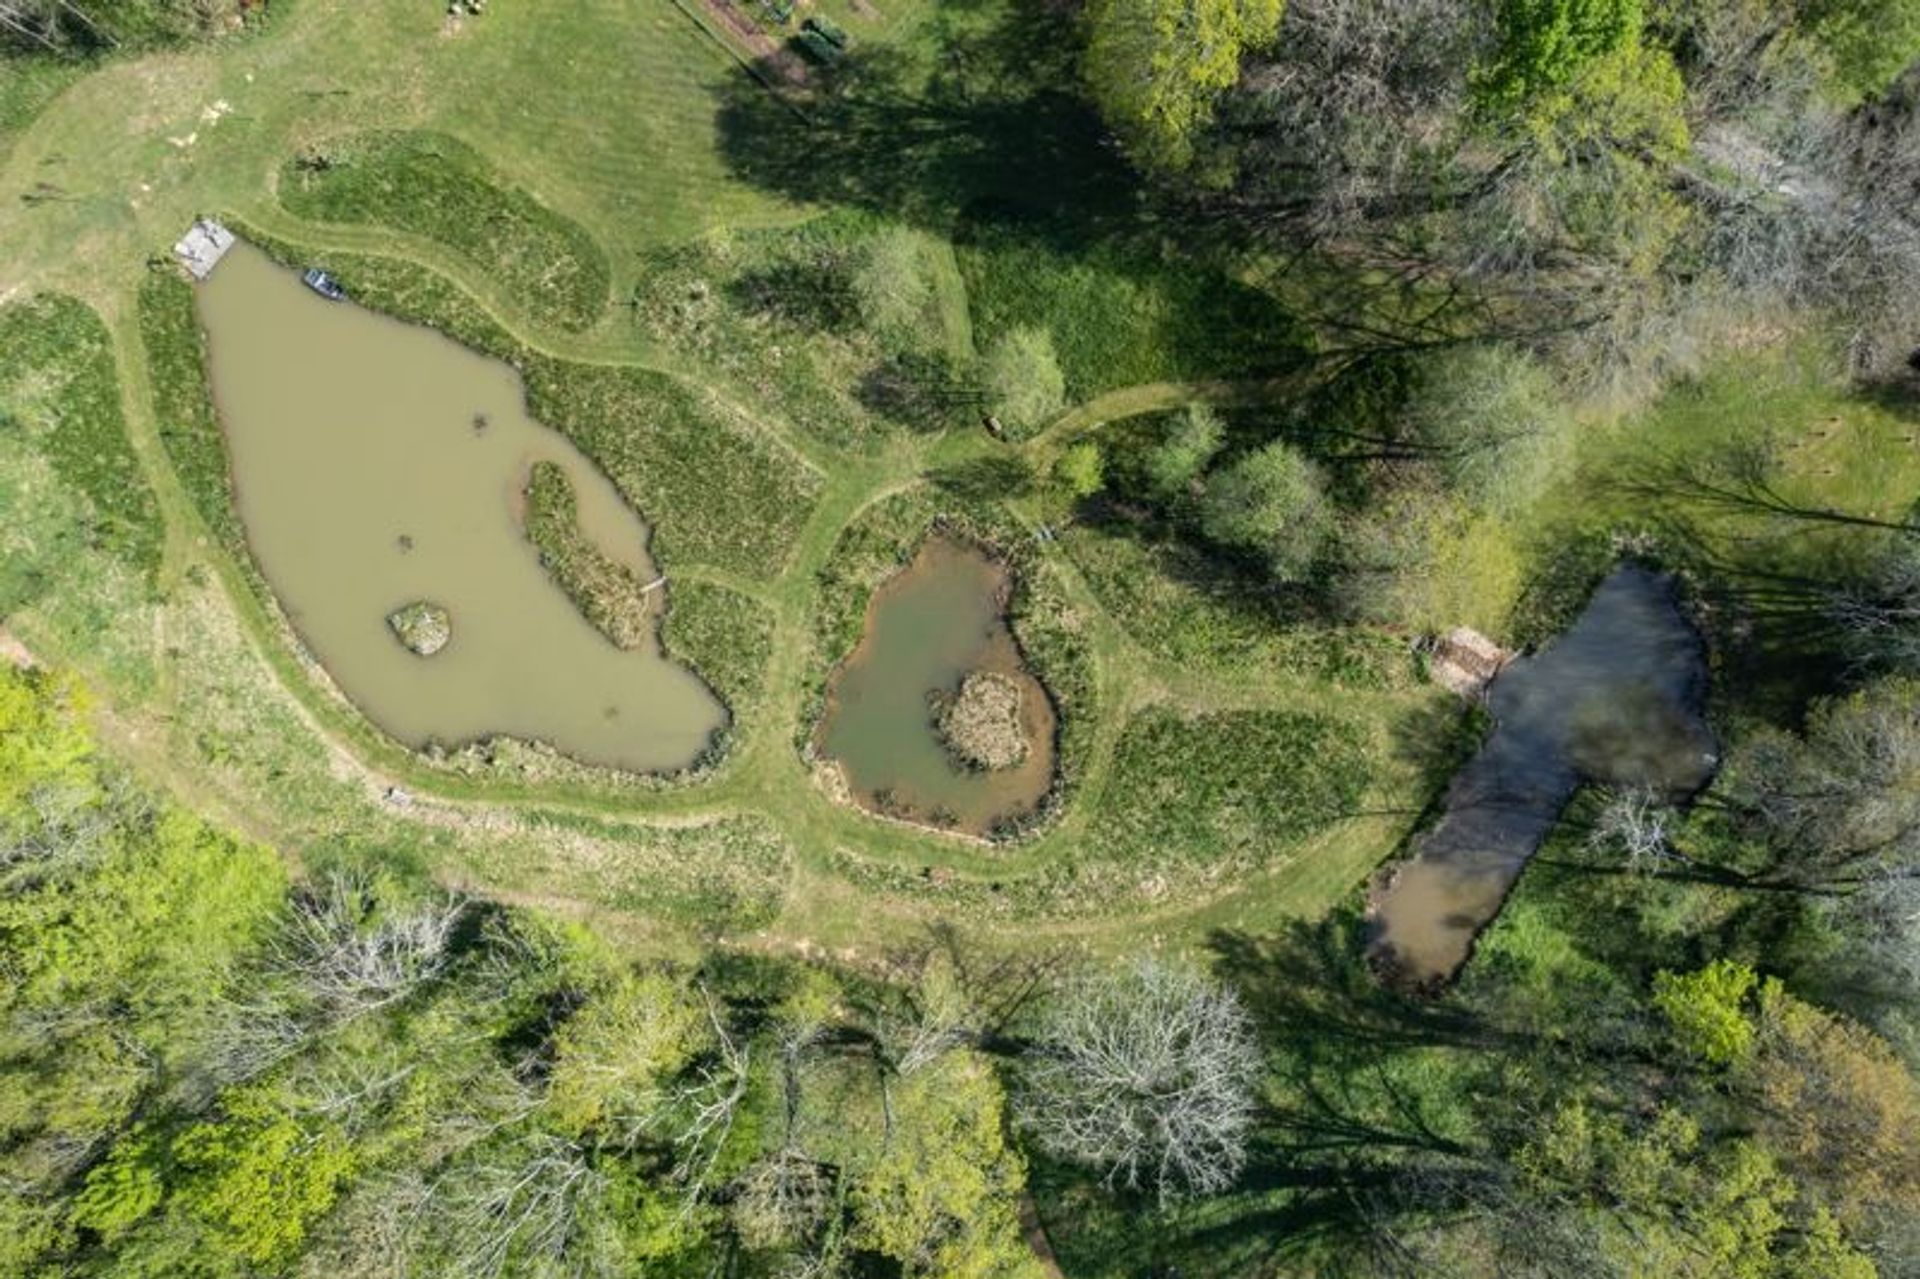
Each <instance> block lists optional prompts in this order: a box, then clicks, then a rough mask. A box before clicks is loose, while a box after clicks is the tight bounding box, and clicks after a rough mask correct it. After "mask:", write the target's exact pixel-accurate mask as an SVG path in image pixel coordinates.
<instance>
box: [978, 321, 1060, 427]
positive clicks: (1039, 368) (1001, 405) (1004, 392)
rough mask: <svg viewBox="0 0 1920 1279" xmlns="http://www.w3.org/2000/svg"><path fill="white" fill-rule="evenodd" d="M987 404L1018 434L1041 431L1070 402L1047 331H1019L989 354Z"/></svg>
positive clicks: (997, 343) (1003, 338)
mask: <svg viewBox="0 0 1920 1279" xmlns="http://www.w3.org/2000/svg"><path fill="white" fill-rule="evenodd" d="M984 375H985V382H986V390H987V403H988V406H989V408H990V409H991V410H992V412H993V414H994V416H995V417H998V418H1000V419H1001V420H1002V421H1003V422H1004V423H1006V425H1007V427H1008V428H1009V429H1010V430H1012V431H1014V432H1016V433H1025V432H1029V431H1032V430H1034V429H1036V428H1038V427H1039V426H1040V425H1041V424H1043V423H1044V422H1045V421H1046V420H1047V419H1048V418H1050V417H1052V416H1053V415H1054V414H1055V413H1058V412H1059V411H1060V409H1061V407H1062V406H1063V405H1065V404H1066V402H1067V380H1066V377H1065V376H1064V375H1063V374H1062V373H1061V372H1060V361H1059V360H1058V359H1057V358H1055V356H1054V352H1053V339H1052V338H1051V337H1050V336H1048V334H1047V332H1046V330H1045V329H1035V328H1018V329H1014V330H1012V331H1011V332H1009V333H1007V334H1005V335H1004V336H1003V337H1001V338H1000V340H999V341H997V342H995V343H994V344H993V346H992V347H991V348H990V349H989V350H988V351H987V355H986V367H985V370H984Z"/></svg>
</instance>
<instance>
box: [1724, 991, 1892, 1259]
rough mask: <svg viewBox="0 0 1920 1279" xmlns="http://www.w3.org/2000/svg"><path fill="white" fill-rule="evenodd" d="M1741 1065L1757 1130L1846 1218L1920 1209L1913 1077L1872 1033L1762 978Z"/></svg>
mask: <svg viewBox="0 0 1920 1279" xmlns="http://www.w3.org/2000/svg"><path fill="white" fill-rule="evenodd" d="M1757 1003H1758V1006H1757V1008H1756V1010H1755V1012H1754V1014H1753V1022H1754V1032H1755V1039H1756V1043H1757V1045H1758V1048H1757V1051H1756V1052H1755V1053H1754V1055H1753V1060H1752V1064H1751V1067H1750V1068H1749V1069H1748V1071H1747V1072H1746V1079H1747V1084H1748V1086H1749V1087H1750V1088H1751V1089H1752V1090H1753V1094H1754V1096H1755V1099H1756V1101H1757V1103H1758V1110H1759V1114H1760V1115H1761V1116H1762V1120H1761V1131H1762V1132H1763V1133H1764V1134H1765V1136H1766V1138H1767V1140H1768V1142H1769V1144H1770V1145H1772V1146H1773V1147H1774V1149H1776V1150H1777V1151H1779V1153H1780V1157H1781V1159H1782V1160H1783V1161H1784V1162H1785V1163H1786V1165H1787V1166H1788V1167H1789V1168H1791V1169H1793V1170H1794V1171H1796V1172H1797V1173H1798V1174H1799V1175H1800V1176H1801V1177H1802V1179H1803V1180H1805V1181H1807V1182H1809V1183H1810V1184H1813V1185H1816V1186H1818V1187H1819V1188H1820V1192H1821V1195H1822V1197H1823V1198H1824V1199H1825V1200H1826V1202H1827V1203H1828V1204H1829V1205H1830V1206H1831V1207H1832V1208H1833V1209H1834V1210H1835V1211H1836V1212H1837V1213H1838V1214H1839V1215H1840V1217H1841V1219H1842V1222H1843V1223H1859V1222H1861V1221H1862V1220H1863V1218H1864V1216H1865V1214H1867V1213H1868V1212H1869V1211H1871V1210H1873V1209H1875V1208H1886V1207H1892V1208H1896V1209H1898V1210H1900V1211H1904V1212H1913V1211H1916V1210H1920V1148H1916V1146H1915V1145H1914V1141H1913V1135H1914V1133H1915V1132H1920V1085H1916V1083H1915V1081H1914V1078H1913V1075H1912V1074H1911V1073H1910V1072H1909V1071H1908V1070H1907V1068H1906V1065H1905V1063H1903V1062H1902V1061H1901V1060H1900V1057H1899V1055H1898V1054H1896V1053H1895V1052H1894V1051H1893V1049H1892V1048H1891V1047H1890V1046H1889V1045H1888V1044H1887V1043H1886V1041H1885V1040H1883V1039H1881V1038H1880V1037H1879V1036H1878V1035H1876V1034H1874V1033H1873V1032H1872V1031H1870V1030H1868V1029H1867V1028H1866V1027H1864V1026H1861V1025H1859V1024H1858V1023H1856V1022H1853V1021H1850V1020H1848V1019H1847V1018H1845V1017H1841V1016H1838V1015H1836V1014H1834V1013H1830V1012H1827V1011H1826V1010H1825V1009H1822V1008H1817V1007H1815V1006H1814V1005H1812V1004H1809V1003H1807V1002H1805V1001H1804V1000H1800V999H1797V998H1795V997H1794V996H1792V995H1791V994H1789V993H1787V990H1786V987H1785V986H1783V985H1781V984H1780V983H1779V982H1777V981H1768V982H1766V983H1764V984H1763V985H1762V986H1761V987H1760V990H1759V997H1758V1001H1757Z"/></svg>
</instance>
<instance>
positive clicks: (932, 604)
mask: <svg viewBox="0 0 1920 1279" xmlns="http://www.w3.org/2000/svg"><path fill="white" fill-rule="evenodd" d="M1008 588H1009V581H1008V576H1007V570H1006V569H1005V568H1004V567H1003V566H1002V565H1000V564H997V563H995V562H994V561H993V560H991V559H989V558H987V556H985V555H984V554H982V553H981V552H980V551H978V550H977V549H975V548H973V547H971V546H967V545H965V544H963V543H961V542H958V541H955V540H953V539H951V538H947V537H939V536H936V537H933V538H930V539H928V541H927V543H926V545H925V546H923V547H922V548H921V549H920V552H919V554H918V555H917V556H915V557H914V561H913V563H912V564H911V565H910V566H908V567H907V568H906V569H905V570H903V571H902V572H901V573H900V574H898V575H897V576H896V577H894V578H893V580H891V581H889V582H888V583H886V584H885V585H884V586H882V587H881V588H880V589H879V590H878V591H876V592H875V593H874V597H873V603H872V605H871V606H870V607H869V609H868V612H867V629H866V633H865V634H864V635H863V636H862V637H861V640H860V645H859V647H858V648H856V649H855V650H854V652H853V654H852V656H850V657H849V658H848V659H847V661H846V663H845V665H844V666H842V668H841V670H840V672H839V673H838V675H837V676H836V677H835V679H834V682H833V686H832V688H831V689H829V690H828V699H827V711H826V715H825V716H824V718H823V719H822V722H821V726H820V732H819V736H818V739H817V743H816V745H817V748H818V750H819V753H820V754H821V755H822V756H824V757H826V758H829V759H832V760H835V761H837V762H838V763H839V764H840V766H841V767H842V769H843V770H844V771H845V773H846V778H847V782H848V784H849V785H850V786H851V787H852V790H853V793H854V796H855V798H856V799H858V800H859V802H860V803H861V804H863V805H864V806H866V807H868V808H871V809H873V810H874V811H876V812H881V813H885V814H888V815H890V816H895V817H902V818H905V819H907V820H910V821H917V822H922V823H927V824H932V825H938V826H949V827H952V828H954V829H956V830H961V831H966V832H969V833H972V834H985V833H987V832H990V831H991V830H993V828H994V827H995V826H996V825H997V824H998V823H1001V822H1005V821H1013V820H1017V819H1018V818H1020V817H1022V816H1024V815H1026V814H1028V813H1030V812H1032V810H1033V808H1034V806H1035V805H1037V804H1038V803H1039V802H1040V800H1041V799H1042V798H1043V797H1044V796H1045V795H1046V793H1047V791H1048V789H1049V788H1050V787H1051V786H1052V784H1053V752H1054V741H1053V738H1054V728H1055V722H1054V711H1053V703H1052V701H1051V700H1050V699H1049V698H1048V696H1047V693H1046V690H1045V689H1044V688H1043V687H1042V686H1041V684H1040V681H1039V680H1037V679H1035V678H1034V677H1033V675H1032V673H1031V672H1030V671H1028V670H1027V668H1026V665H1025V663H1024V662H1023V661H1022V660H1021V656H1020V650H1019V646H1018V645H1017V644H1015V643H1014V639H1013V636H1012V634H1011V633H1010V632H1009V631H1008V629H1007V624H1006V620H1005V612H1004V610H1005V602H1006V597H1007V591H1008ZM974 671H991V672H995V673H998V674H1001V675H1005V676H1008V677H1010V678H1011V679H1013V680H1014V681H1015V682H1016V683H1017V684H1018V685H1019V687H1020V690H1021V693H1020V703H1019V705H1020V712H1019V713H1020V728H1021V729H1022V731H1023V733H1024V736H1025V737H1026V740H1027V743H1028V750H1027V754H1026V758H1025V759H1024V760H1023V761H1022V762H1021V763H1019V764H1018V765H1016V766H1015V767H1012V768H1005V769H999V770H995V771H980V770H971V769H966V768H963V767H960V766H959V765H957V764H956V763H955V762H954V761H953V759H952V758H951V756H950V755H949V753H948V750H947V747H946V746H945V745H944V744H943V743H942V741H941V739H940V735H939V733H938V732H937V730H936V728H935V719H936V714H935V709H934V699H935V698H936V697H937V696H938V695H942V694H947V695H951V694H952V693H954V692H955V691H956V690H957V689H958V688H959V686H960V683H961V681H962V680H963V679H964V678H965V677H966V675H967V674H968V673H969V672H974Z"/></svg>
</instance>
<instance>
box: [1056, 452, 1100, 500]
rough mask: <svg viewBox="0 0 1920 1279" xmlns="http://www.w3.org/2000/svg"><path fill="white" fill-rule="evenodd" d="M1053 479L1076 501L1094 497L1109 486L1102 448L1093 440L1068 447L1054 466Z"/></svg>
mask: <svg viewBox="0 0 1920 1279" xmlns="http://www.w3.org/2000/svg"><path fill="white" fill-rule="evenodd" d="M1053 477H1054V479H1056V480H1058V481H1059V482H1060V487H1061V488H1062V489H1063V490H1065V492H1066V494H1067V496H1068V497H1070V498H1073V499H1074V500H1075V501H1078V500H1079V499H1081V498H1087V497H1092V496H1093V495H1094V494H1095V493H1098V492H1099V491H1100V490H1101V489H1103V488H1105V487H1106V484H1107V475H1106V461H1105V459H1104V458H1102V457H1101V455H1100V446H1099V445H1098V444H1095V443H1094V442H1093V441H1092V440H1080V441H1078V442H1077V443H1074V444H1070V445H1068V446H1067V449H1066V451H1065V452H1063V453H1062V454H1061V455H1060V456H1059V458H1058V459H1056V460H1055V462H1054V464H1053Z"/></svg>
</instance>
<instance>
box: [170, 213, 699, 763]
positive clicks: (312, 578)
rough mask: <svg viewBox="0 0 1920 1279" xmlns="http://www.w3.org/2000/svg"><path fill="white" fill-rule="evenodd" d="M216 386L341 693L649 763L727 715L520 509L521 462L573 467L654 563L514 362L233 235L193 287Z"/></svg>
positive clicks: (467, 726) (641, 564)
mask: <svg viewBox="0 0 1920 1279" xmlns="http://www.w3.org/2000/svg"><path fill="white" fill-rule="evenodd" d="M199 303H200V313H201V318H202V320H203V322H204V323H205V324H206V327H207V331H208V337H209V347H210V351H211V359H212V374H213V386H214V396H215V399H216V401H217V403H218V406H219V411H220V420H221V424H222V426H223V427H224V428H225V430H226V434H227V443H228V448H229V451H230V453H231V455H232V461H233V480H234V491H235V498H236V501H237V504H238V506H239V509H240V517H241V520H242V522H243V523H244V524H245V526H246V532H247V540H248V542H249V544H250V545H251V546H252V548H253V553H254V555H255V557H256V559H257V560H258V561H259V564H260V568H261V571H262V572H263V573H264V574H265V575H266V578H267V581H268V582H269V583H270V584H271V585H272V587H273V590H274V593H275V594H276V595H277V596H278V597H279V600H280V602H281V605H282V606H283V607H284V608H285V610H286V613H287V616H288V617H289V618H290V619H291V620H292V622H293V624H294V626H295V628H296V629H298V631H299V632H300V635H301V638H302V639H303V640H304V641H305V642H306V644H307V646H308V647H309V648H310V649H312V651H313V653H314V655H315V656H316V657H318V659H319V660H320V662H321V664H322V665H323V666H325V667H326V669H327V672H328V673H329V674H330V675H331V676H332V677H333V679H334V681H335V682H336V683H337V684H338V685H339V686H340V688H341V690H342V691H343V692H345V693H346V695H347V696H348V697H349V698H351V699H352V700H353V702H354V703H355V704H356V705H357V706H359V707H360V709H361V710H362V711H363V712H364V713H365V714H366V715H367V717H368V718H369V719H371V720H373V721H374V723H376V724H378V725H379V726H380V727H381V728H383V729H384V730H386V731H387V732H388V733H390V734H391V735H392V736H394V737H395V738H398V739H399V740H400V741H402V742H405V743H407V744H409V745H412V746H423V745H426V744H428V743H433V742H437V743H440V744H443V745H446V746H457V745H461V744H464V743H467V742H471V741H475V740H478V739H483V738H486V737H490V736H494V735H507V736H512V737H518V738H523V739H527V740H538V741H544V742H547V743H549V744H551V745H552V746H554V747H556V748H557V749H559V750H561V751H563V752H565V753H566V754H568V755H571V756H573V757H574V758H576V759H580V760H583V761H586V762H588V763H593V764H605V765H612V766H615V767H620V768H627V769H633V770H640V771H650V770H668V769H674V768H678V767H682V766H684V765H686V764H688V763H691V762H692V761H693V759H694V758H695V757H696V756H697V755H698V754H699V752H700V750H701V749H702V747H704V746H705V745H706V743H707V741H708V739H709V737H710V735H711V734H712V733H713V731H714V730H715V729H716V728H718V727H720V726H721V725H722V724H723V723H724V721H725V711H724V710H723V709H722V707H721V706H720V704H719V702H718V701H717V700H716V699H715V698H714V696H713V694H712V693H711V692H710V691H709V690H708V689H707V687H706V686H705V685H704V684H702V683H701V682H700V680H699V679H698V678H697V677H695V676H694V675H693V674H692V673H691V672H690V671H688V670H686V669H685V668H683V667H681V666H679V665H676V664H675V663H673V662H671V661H669V660H667V659H666V658H665V657H664V656H663V655H662V654H661V653H660V652H659V650H658V647H657V645H655V646H642V647H641V648H640V649H638V650H634V651H622V650H620V649H617V648H615V647H614V646H613V645H612V644H610V643H608V642H607V640H606V639H605V638H603V637H602V636H601V634H600V633H599V632H598V631H596V630H595V629H594V628H593V627H592V626H591V625H589V624H588V623H587V622H586V620H585V619H583V618H582V617H581V616H580V614H579V612H578V611H577V610H576V609H575V608H574V606H573V603H572V602H571V601H570V600H569V599H568V598H567V597H566V596H565V595H564V594H562V593H561V591H560V590H559V588H557V587H556V586H555V585H554V584H553V582H552V581H551V579H550V578H549V577H548V576H547V573H546V571H545V570H544V569H543V568H542V567H541V565H540V562H539V558H538V556H537V554H536V553H535V551H534V549H533V547H532V546H530V545H529V544H528V542H527V539H526V538H525V536H523V534H522V531H521V526H520V509H519V508H520V502H521V492H522V489H523V487H524V485H525V483H526V478H527V473H528V469H529V468H530V467H531V466H532V464H533V463H534V462H536V461H540V460H550V461H553V462H555V463H557V464H558V465H559V466H560V467H561V468H562V469H564V470H565V471H566V473H567V477H568V479H570V480H571V481H572V483H573V487H574V491H575V493H576V495H577V497H578V502H579V519H580V522H581V527H582V529H583V531H584V532H585V533H586V535H587V536H588V537H589V538H590V539H591V540H593V541H594V542H595V543H596V544H597V545H599V546H600V547H601V548H602V549H603V550H605V551H606V552H607V554H609V555H611V556H613V557H614V558H615V559H616V560H618V561H619V562H621V563H623V564H626V565H627V566H628V567H629V568H631V569H632V570H633V571H634V572H635V573H637V574H640V575H641V577H642V580H650V579H651V577H652V565H651V563H650V562H649V561H648V558H647V551H646V545H647V530H646V527H645V525H643V524H642V523H641V522H640V520H639V518H638V517H637V516H636V515H635V514H634V512H633V511H632V510H631V509H630V508H629V507H628V506H627V505H626V504H625V503H624V502H623V501H622V500H621V498H620V495H619V493H618V492H617V491H616V490H615V488H614V487H613V485H612V483H611V482H610V481H608V480H607V479H606V477H605V476H603V475H601V474H600V472H599V471H598V470H597V469H595V468H594V467H593V465H592V464H591V463H590V462H588V461H587V459H586V458H585V457H584V456H582V455H581V454H580V453H579V451H578V450H576V449H575V448H574V447H573V446H572V445H571V444H570V443H569V442H568V441H567V440H566V439H565V438H564V437H563V436H561V435H559V434H558V433H556V432H554V431H551V430H549V429H547V428H546V427H545V426H542V425H541V424H540V423H538V422H535V421H534V420H533V419H531V418H530V417H528V416H527V411H526V407H525V402H524V398H523V395H522V389H521V385H520V378H519V376H518V375H517V374H516V373H515V372H514V371H513V370H512V369H511V368H509V367H507V366H506V365H504V364H502V363H500V362H499V361H497V360H491V359H488V358H486V357H484V356H481V355H478V354H476V353H475V352H473V351H470V350H468V349H466V348H465V347H462V346H460V345H458V344H456V343H454V342H452V341H450V340H448V339H447V338H445V337H442V336H441V335H440V334H438V333H434V332H432V331H431V330H428V329H424V328H418V327H415V326H413V325H407V324H402V323H400V322H399V321H397V320H393V319H390V318H388V317H386V316H382V315H377V314H375V313H374V312H372V311H367V310H364V309H362V308H360V307H358V306H353V305H351V304H345V303H337V302H328V301H325V300H323V299H322V298H320V297H318V296H317V295H315V294H314V293H312V292H311V291H309V290H308V289H306V288H304V287H303V286H302V285H301V283H300V280H299V277H298V276H297V275H295V274H294V273H293V272H291V271H288V270H284V269H282V268H281V267H279V266H278V265H276V264H275V263H273V262H272V261H271V260H269V259H268V258H267V257H266V255H265V254H263V253H261V252H260V251H259V250H257V249H254V248H252V247H250V246H248V245H244V244H242V245H236V246H235V248H234V249H233V251H232V252H231V253H229V254H228V255H227V256H226V258H225V259H224V260H223V261H222V262H221V264H220V267H219V269H218V270H216V271H215V272H214V273H213V277H212V278H211V279H210V280H209V281H208V282H207V283H206V284H205V285H203V286H201V290H200V298H199ZM415 601H428V602H431V603H433V604H437V605H439V606H441V607H442V608H444V609H445V610H446V611H447V613H448V615H449V617H450V620H451V624H452V639H451V641H450V642H449V643H448V644H447V645H446V647H445V648H444V649H443V650H441V651H440V652H438V653H436V654H434V655H433V656H431V657H419V656H416V655H415V654H414V653H412V652H409V651H408V650H407V649H406V648H405V647H403V646H402V645H401V644H400V643H399V642H398V641H397V639H396V637H395V636H394V634H393V633H392V631H391V630H390V628H389V626H388V624H387V620H386V619H387V616H388V615H389V614H390V613H393V612H394V611H395V610H396V609H399V608H401V607H402V606H404V605H407V604H410V603H413V602H415Z"/></svg>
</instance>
